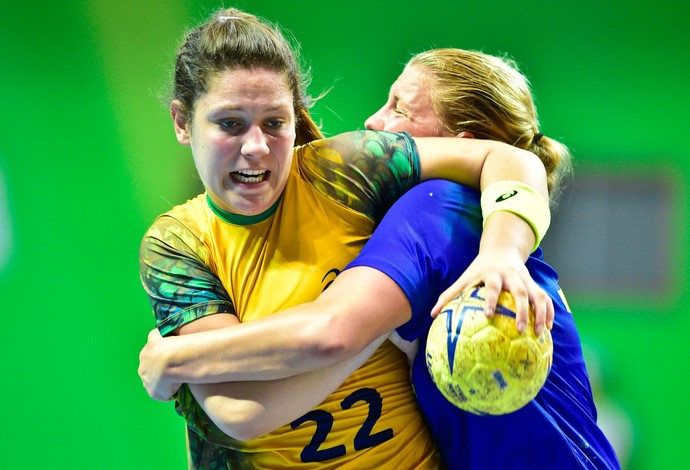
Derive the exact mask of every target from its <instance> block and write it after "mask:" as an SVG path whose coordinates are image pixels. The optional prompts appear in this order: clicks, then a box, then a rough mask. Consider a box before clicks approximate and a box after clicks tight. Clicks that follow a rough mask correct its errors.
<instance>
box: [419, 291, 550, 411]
mask: <svg viewBox="0 0 690 470" xmlns="http://www.w3.org/2000/svg"><path fill="white" fill-rule="evenodd" d="M484 292H485V291H484V287H483V286H480V287H473V288H470V289H468V290H467V291H465V292H463V293H462V294H460V295H458V296H457V297H455V298H454V299H453V300H451V301H450V302H448V304H447V305H446V306H445V307H444V308H443V309H442V310H441V313H440V314H439V315H438V317H436V318H435V319H434V321H433V322H432V324H431V328H430V330H429V336H428V338H427V345H426V364H427V367H428V369H429V373H430V374H431V377H432V378H433V380H434V382H435V383H436V386H437V387H438V389H439V390H440V391H441V393H443V395H444V396H445V397H446V399H448V400H449V401H450V402H451V403H453V404H454V405H456V406H457V407H458V408H460V409H463V410H465V411H469V412H471V413H474V414H478V415H502V414H506V413H511V412H513V411H516V410H518V409H520V408H522V407H523V406H525V405H526V404H527V403H529V401H530V400H532V399H533V398H534V397H535V396H536V395H537V393H538V392H539V390H540V389H541V387H542V386H543V385H544V382H545V381H546V376H547V375H548V374H549V371H550V370H551V362H552V359H553V342H552V340H551V332H550V331H549V330H548V329H546V328H545V329H544V331H543V332H542V334H541V335H539V336H536V335H535V334H534V310H533V309H532V307H531V306H530V311H529V320H528V322H527V328H526V329H525V332H524V333H522V334H520V333H518V331H517V326H516V323H515V311H516V309H515V302H514V300H513V296H512V295H511V294H510V293H509V292H507V291H503V292H501V294H500V296H499V298H498V305H497V306H496V312H495V314H494V316H493V317H492V318H487V317H486V315H485V314H484V304H485V299H484Z"/></svg>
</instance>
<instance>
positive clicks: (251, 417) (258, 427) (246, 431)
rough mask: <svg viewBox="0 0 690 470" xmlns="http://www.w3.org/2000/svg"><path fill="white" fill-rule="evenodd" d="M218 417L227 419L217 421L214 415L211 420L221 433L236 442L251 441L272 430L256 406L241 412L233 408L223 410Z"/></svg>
mask: <svg viewBox="0 0 690 470" xmlns="http://www.w3.org/2000/svg"><path fill="white" fill-rule="evenodd" d="M220 415H222V416H225V417H227V418H224V419H218V418H217V416H218V415H217V414H216V415H215V417H214V416H213V415H211V419H212V420H213V422H214V423H215V424H216V426H218V428H219V429H220V430H221V431H223V433H225V434H227V435H228V436H230V437H231V438H233V439H236V440H238V441H242V442H246V441H251V440H252V439H257V438H259V437H261V436H263V435H265V434H268V433H269V432H271V431H273V428H270V427H269V426H268V425H267V423H268V421H269V420H268V419H265V418H264V417H262V415H261V411H260V410H259V409H258V405H257V406H249V407H247V406H245V409H242V410H240V409H238V407H236V406H233V407H232V409H231V410H225V411H223V412H222V413H220Z"/></svg>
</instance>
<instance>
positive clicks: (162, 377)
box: [139, 328, 182, 401]
mask: <svg viewBox="0 0 690 470" xmlns="http://www.w3.org/2000/svg"><path fill="white" fill-rule="evenodd" d="M166 341H168V340H166V339H165V338H163V337H162V336H161V334H160V332H159V331H158V330H157V329H155V328H154V329H153V330H151V332H150V333H149V337H148V341H147V343H146V346H144V348H143V349H142V350H141V352H140V353H139V377H141V381H142V383H143V384H144V388H146V391H147V392H148V393H149V396H150V397H151V398H153V399H154V400H159V401H168V400H170V399H171V398H172V396H173V395H174V394H175V392H177V390H178V389H179V388H180V386H181V385H182V384H180V383H176V382H172V381H170V380H169V379H168V378H167V377H166V368H167V365H168V362H167V360H166V358H167V355H166V350H167V349H166Z"/></svg>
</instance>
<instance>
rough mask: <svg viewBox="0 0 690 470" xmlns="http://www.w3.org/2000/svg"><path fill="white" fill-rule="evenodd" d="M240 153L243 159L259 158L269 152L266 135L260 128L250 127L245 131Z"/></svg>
mask: <svg viewBox="0 0 690 470" xmlns="http://www.w3.org/2000/svg"><path fill="white" fill-rule="evenodd" d="M241 152H242V155H244V156H245V157H261V156H263V155H266V154H267V153H268V152H269V149H268V142H267V141H266V134H264V131H263V129H261V126H251V127H250V128H249V129H247V132H246V133H245V138H244V140H243V142H242V149H241Z"/></svg>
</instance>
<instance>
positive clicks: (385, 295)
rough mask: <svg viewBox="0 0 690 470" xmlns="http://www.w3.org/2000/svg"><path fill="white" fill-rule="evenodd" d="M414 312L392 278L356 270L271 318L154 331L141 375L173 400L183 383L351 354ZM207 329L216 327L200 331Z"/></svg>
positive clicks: (288, 369)
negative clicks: (168, 334)
mask: <svg viewBox="0 0 690 470" xmlns="http://www.w3.org/2000/svg"><path fill="white" fill-rule="evenodd" d="M352 292H357V293H358V295H356V296H354V295H352ZM372 298H375V299H377V302H371V299H372ZM410 316H411V310H410V305H409V302H408V300H407V297H406V296H405V294H404V293H403V292H402V290H401V289H400V287H399V286H398V285H397V284H396V283H395V282H393V281H392V280H391V279H390V278H389V277H388V276H386V275H385V274H383V273H381V272H379V271H377V270H375V269H371V268H365V267H359V268H353V269H349V270H347V271H345V272H343V273H342V274H340V275H339V276H338V277H337V278H336V280H335V281H334V282H333V284H331V286H330V287H329V288H328V289H326V291H324V292H323V293H322V294H321V295H320V296H319V298H318V299H317V300H315V301H313V302H309V303H306V304H303V305H300V306H298V307H295V308H291V309H288V310H285V311H283V312H279V313H277V314H275V315H271V316H270V317H266V318H262V319H259V320H255V321H252V322H247V323H237V319H236V318H235V317H234V316H231V315H222V314H217V315H212V316H211V317H208V318H207V319H203V320H205V323H204V324H202V323H199V320H197V321H196V322H192V323H190V324H189V325H186V326H185V327H183V328H184V329H183V330H181V333H195V334H183V335H181V336H173V337H169V338H162V337H161V336H160V334H159V333H158V332H157V331H156V330H154V331H152V332H151V333H150V334H149V341H148V342H147V344H146V346H145V347H144V348H143V349H142V351H141V354H140V356H139V359H140V365H139V375H140V377H141V379H142V381H143V383H144V386H145V387H146V389H147V390H148V392H149V394H150V395H151V396H152V397H153V398H156V399H158V400H168V399H169V398H170V396H171V395H172V394H173V393H174V392H175V391H176V390H177V389H178V388H179V385H180V384H181V383H188V384H193V383H219V382H230V381H265V380H274V379H283V378H285V377H290V376H294V375H298V374H302V373H304V372H308V371H312V370H317V369H321V368H324V367H328V366H331V365H334V364H336V363H339V362H341V361H343V360H345V359H348V358H352V357H354V356H356V355H357V354H359V353H361V352H362V351H363V350H364V349H365V348H367V346H368V345H370V344H371V343H372V342H373V341H374V340H375V339H377V338H379V337H381V336H384V335H387V334H388V333H389V332H390V331H391V330H393V329H395V328H397V327H398V326H400V325H402V324H404V323H405V322H407V321H408V320H409V319H410ZM224 317H225V318H224ZM227 318H232V319H234V321H233V323H234V324H233V325H232V326H227V325H228V323H225V321H226V320H227ZM211 322H217V323H215V324H213V325H212V324H211ZM202 327H203V328H202ZM210 328H216V329H213V331H205V332H202V333H196V331H198V330H199V329H210ZM341 382H342V380H341V381H340V382H339V383H341Z"/></svg>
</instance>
